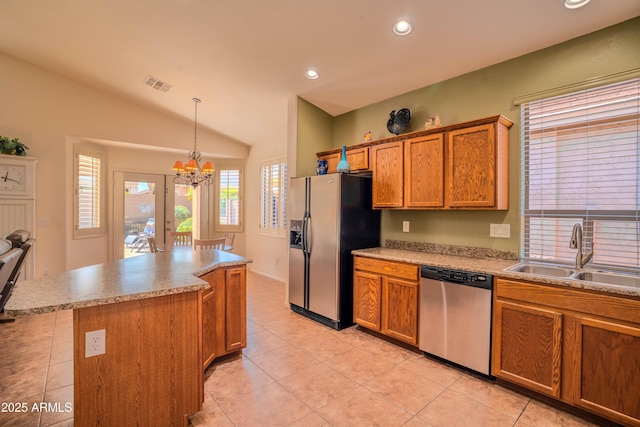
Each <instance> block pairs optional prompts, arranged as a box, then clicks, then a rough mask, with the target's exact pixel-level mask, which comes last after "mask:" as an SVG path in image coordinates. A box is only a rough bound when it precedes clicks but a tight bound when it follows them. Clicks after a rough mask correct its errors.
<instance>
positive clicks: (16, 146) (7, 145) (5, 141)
mask: <svg viewBox="0 0 640 427" xmlns="http://www.w3.org/2000/svg"><path fill="white" fill-rule="evenodd" d="M28 149H29V147H27V146H26V145H24V144H23V143H22V142H20V139H19V138H12V139H9V137H6V136H0V154H9V155H14V156H26V155H27V150H28Z"/></svg>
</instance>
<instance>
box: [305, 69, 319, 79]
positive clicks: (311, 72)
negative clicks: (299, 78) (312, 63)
mask: <svg viewBox="0 0 640 427" xmlns="http://www.w3.org/2000/svg"><path fill="white" fill-rule="evenodd" d="M304 76H305V77H306V78H308V79H310V80H315V79H317V78H318V77H320V74H318V72H317V71H316V70H307V71H305V72H304Z"/></svg>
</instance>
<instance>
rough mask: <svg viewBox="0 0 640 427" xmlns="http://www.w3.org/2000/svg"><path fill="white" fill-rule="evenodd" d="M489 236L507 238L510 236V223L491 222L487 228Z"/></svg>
mask: <svg viewBox="0 0 640 427" xmlns="http://www.w3.org/2000/svg"><path fill="white" fill-rule="evenodd" d="M489 236H490V237H501V238H503V239H508V238H509V237H511V224H491V226H490V228H489Z"/></svg>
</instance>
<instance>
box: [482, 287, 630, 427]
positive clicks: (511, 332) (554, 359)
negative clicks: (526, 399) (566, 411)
mask: <svg viewBox="0 0 640 427" xmlns="http://www.w3.org/2000/svg"><path fill="white" fill-rule="evenodd" d="M493 328H494V329H493V348H492V352H493V353H492V354H493V356H492V357H493V360H492V374H493V375H495V376H496V377H497V378H500V379H504V380H507V381H509V382H512V383H515V384H518V385H520V386H523V387H526V388H528V389H530V390H534V391H536V392H538V393H541V394H545V395H547V396H550V397H553V398H555V399H558V400H561V401H563V402H565V403H568V404H571V405H574V406H576V407H580V408H582V409H584V410H587V411H588V412H591V413H593V414H596V415H599V416H602V417H604V418H607V419H609V420H612V421H615V422H617V423H620V424H623V425H629V426H640V398H639V397H638V396H640V394H639V393H640V300H638V299H633V298H625V297H624V296H619V295H613V294H604V293H597V292H591V291H586V290H578V289H569V288H564V287H554V286H549V285H541V284H536V283H529V282H522V281H516V280H505V279H498V280H497V281H496V286H495V289H494V317H493Z"/></svg>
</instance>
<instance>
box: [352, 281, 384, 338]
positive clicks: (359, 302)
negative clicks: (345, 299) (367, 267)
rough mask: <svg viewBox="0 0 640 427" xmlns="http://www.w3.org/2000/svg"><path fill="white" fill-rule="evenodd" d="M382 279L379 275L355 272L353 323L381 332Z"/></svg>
mask: <svg viewBox="0 0 640 427" xmlns="http://www.w3.org/2000/svg"><path fill="white" fill-rule="evenodd" d="M381 297H382V278H381V276H380V275H378V274H372V273H366V272H363V271H357V270H356V271H354V273H353V321H354V322H355V323H357V324H358V325H361V326H364V327H365V328H369V329H372V330H374V331H379V330H380V298H381Z"/></svg>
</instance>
